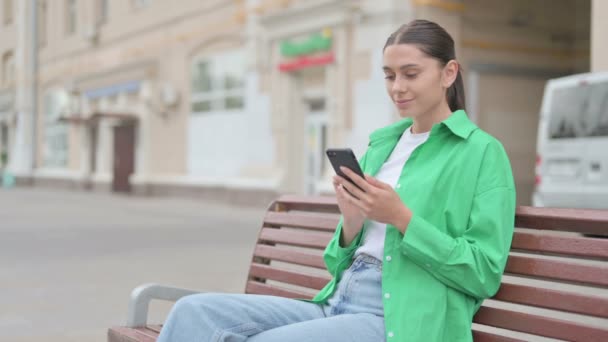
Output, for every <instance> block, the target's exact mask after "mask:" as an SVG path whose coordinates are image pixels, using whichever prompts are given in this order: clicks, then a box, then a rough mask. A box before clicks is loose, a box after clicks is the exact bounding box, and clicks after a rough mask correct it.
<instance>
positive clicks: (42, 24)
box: [38, 0, 47, 46]
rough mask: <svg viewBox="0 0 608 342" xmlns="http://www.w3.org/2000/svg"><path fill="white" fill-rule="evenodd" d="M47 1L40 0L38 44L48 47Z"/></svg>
mask: <svg viewBox="0 0 608 342" xmlns="http://www.w3.org/2000/svg"><path fill="white" fill-rule="evenodd" d="M46 16H47V3H46V0H38V44H39V45H40V46H46Z"/></svg>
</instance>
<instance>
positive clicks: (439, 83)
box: [383, 44, 457, 118]
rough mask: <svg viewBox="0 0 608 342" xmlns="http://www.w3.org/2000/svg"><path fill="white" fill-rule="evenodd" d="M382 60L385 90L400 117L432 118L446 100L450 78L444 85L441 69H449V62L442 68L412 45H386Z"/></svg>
mask: <svg viewBox="0 0 608 342" xmlns="http://www.w3.org/2000/svg"><path fill="white" fill-rule="evenodd" d="M383 59H384V67H383V70H384V74H385V78H386V90H387V92H388V95H389V96H390V98H391V100H393V103H394V104H395V106H396V107H397V109H398V111H399V115H400V116H401V117H411V118H417V117H421V116H423V115H424V116H425V115H431V114H432V113H433V111H436V110H438V109H439V108H440V105H441V104H442V101H446V99H445V94H446V89H447V88H448V87H449V85H451V83H452V82H453V79H452V82H449V83H448V82H446V77H445V76H446V75H445V74H446V73H445V71H444V69H446V68H447V67H448V66H450V67H452V66H451V63H452V62H450V64H448V65H446V68H444V67H443V66H442V65H441V63H440V62H439V61H438V60H437V59H435V58H431V57H429V56H427V55H426V54H424V53H423V52H422V51H421V50H420V49H418V47H416V45H412V44H394V45H389V46H387V47H386V49H385V50H384V58H383ZM456 72H457V69H456ZM447 78H448V79H449V78H451V77H447ZM454 78H455V77H454ZM447 81H449V80H447ZM446 85H447V87H446ZM446 103H447V102H446Z"/></svg>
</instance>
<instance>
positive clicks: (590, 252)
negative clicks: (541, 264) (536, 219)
mask: <svg viewBox="0 0 608 342" xmlns="http://www.w3.org/2000/svg"><path fill="white" fill-rule="evenodd" d="M607 229H608V228H607ZM511 249H512V250H524V251H533V252H545V253H548V254H563V255H567V256H580V257H589V258H598V259H599V260H604V261H608V242H606V240H603V239H589V238H584V237H579V236H578V235H574V236H573V235H568V236H563V235H547V234H542V233H541V234H539V233H537V232H531V231H524V230H521V229H520V230H518V231H516V232H515V234H514V236H513V242H512V244H511Z"/></svg>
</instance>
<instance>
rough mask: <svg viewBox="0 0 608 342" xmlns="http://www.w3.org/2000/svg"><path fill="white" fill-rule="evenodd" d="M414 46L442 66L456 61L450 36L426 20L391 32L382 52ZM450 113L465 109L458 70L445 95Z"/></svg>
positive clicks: (414, 22)
mask: <svg viewBox="0 0 608 342" xmlns="http://www.w3.org/2000/svg"><path fill="white" fill-rule="evenodd" d="M394 44H414V45H416V46H417V47H418V48H419V49H420V50H421V51H422V52H423V53H424V54H426V55H428V56H430V57H433V58H435V59H437V60H439V61H440V62H441V63H442V65H444V66H445V65H446V64H448V62H449V61H451V60H453V59H456V52H455V51H454V40H453V39H452V37H451V36H450V34H449V33H448V32H447V31H446V30H445V29H444V28H443V27H441V26H439V25H438V24H436V23H434V22H432V21H428V20H420V19H418V20H414V21H411V22H409V23H408V24H405V25H402V26H401V27H400V28H399V29H398V30H397V31H395V32H393V33H392V34H391V35H390V36H389V37H388V39H387V40H386V44H385V45H384V48H383V51H384V50H385V49H386V47H387V46H389V45H394ZM446 97H447V100H448V105H449V106H450V110H451V111H453V112H454V111H456V110H459V109H465V108H464V107H465V97H464V83H463V81H462V74H461V72H460V68H458V75H457V76H456V80H454V83H452V85H451V86H450V88H448V91H447V94H446Z"/></svg>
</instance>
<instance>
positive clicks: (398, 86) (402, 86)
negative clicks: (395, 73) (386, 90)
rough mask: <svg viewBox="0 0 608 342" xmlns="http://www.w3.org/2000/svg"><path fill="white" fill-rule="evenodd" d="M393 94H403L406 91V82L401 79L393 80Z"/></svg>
mask: <svg viewBox="0 0 608 342" xmlns="http://www.w3.org/2000/svg"><path fill="white" fill-rule="evenodd" d="M392 90H393V93H395V94H397V93H405V92H406V91H407V84H406V82H405V81H404V80H403V79H401V78H397V79H396V80H395V82H393V89H392Z"/></svg>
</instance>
